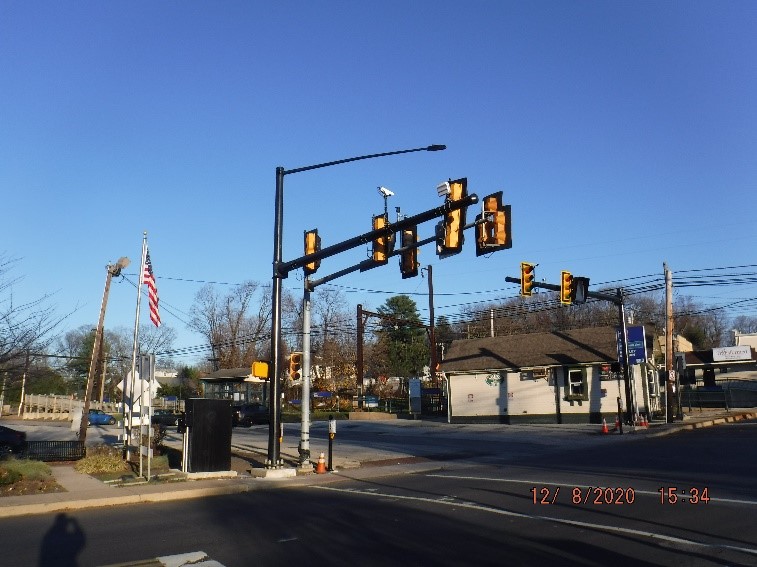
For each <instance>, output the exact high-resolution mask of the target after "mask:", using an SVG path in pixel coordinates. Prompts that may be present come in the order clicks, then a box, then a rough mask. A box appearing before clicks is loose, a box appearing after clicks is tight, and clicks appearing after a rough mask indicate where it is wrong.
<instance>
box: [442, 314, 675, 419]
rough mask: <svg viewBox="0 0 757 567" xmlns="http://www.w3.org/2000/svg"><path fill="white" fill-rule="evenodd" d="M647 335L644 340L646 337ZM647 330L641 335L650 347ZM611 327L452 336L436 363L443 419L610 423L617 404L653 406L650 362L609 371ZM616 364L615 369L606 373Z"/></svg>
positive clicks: (614, 344)
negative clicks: (625, 372)
mask: <svg viewBox="0 0 757 567" xmlns="http://www.w3.org/2000/svg"><path fill="white" fill-rule="evenodd" d="M647 337H649V340H647ZM651 337H652V335H651V334H647V335H646V336H645V340H644V342H648V344H647V345H646V346H647V349H648V350H647V352H649V353H651V352H652V348H651V346H652V345H651V340H652V339H651ZM617 361H618V340H617V335H616V329H615V327H593V328H588V329H575V330H571V331H561V332H552V333H532V334H526V335H509V336H501V337H487V338H481V339H468V340H458V341H454V342H453V343H452V344H451V345H450V348H449V349H448V351H447V356H446V357H445V359H444V361H443V362H442V369H443V371H444V375H445V378H446V388H447V397H448V416H449V421H450V422H453V423H454V422H457V423H464V422H468V423H470V422H495V423H522V422H530V423H601V422H602V419H603V418H605V419H607V422H608V423H610V424H611V426H612V424H614V421H615V416H616V415H617V412H618V398H620V400H621V403H622V406H623V409H624V410H625V409H626V408H627V407H634V408H635V410H636V413H638V414H644V415H647V416H648V417H651V415H650V414H652V413H657V412H660V411H661V409H662V408H661V404H660V397H659V394H660V386H659V381H658V374H657V371H656V369H655V366H654V362H653V361H652V360H650V361H649V362H646V361H642V362H641V363H639V364H632V365H631V366H630V371H629V375H630V382H631V386H632V387H631V388H630V391H631V393H632V403H631V404H630V406H629V405H628V401H627V399H626V397H627V396H626V388H625V382H624V378H623V376H622V373H620V372H617V370H618V368H617V365H614V364H613V363H617ZM613 370H616V371H613Z"/></svg>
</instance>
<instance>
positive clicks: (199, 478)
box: [0, 408, 757, 517]
mask: <svg viewBox="0 0 757 567" xmlns="http://www.w3.org/2000/svg"><path fill="white" fill-rule="evenodd" d="M747 419H757V410H755V409H753V408H750V409H741V410H731V411H729V412H726V411H724V410H705V411H701V412H700V411H698V410H695V411H693V412H691V413H690V414H689V415H688V416H686V418H685V419H684V421H682V422H676V423H672V424H666V423H652V424H650V426H649V427H647V428H640V427H636V428H634V430H632V429H631V428H630V427H629V426H624V431H625V432H626V434H627V435H628V436H629V437H631V436H634V437H636V438H640V439H643V438H647V437H657V436H660V435H669V434H671V433H676V432H678V431H682V430H687V429H696V428H700V427H711V426H715V425H720V424H727V423H735V422H738V421H743V420H747ZM435 427H438V428H439V429H443V428H445V427H448V425H447V424H445V423H438V424H436V425H435ZM502 427H510V426H502ZM516 427H522V426H516ZM547 427H552V426H547ZM555 427H561V428H562V427H565V426H561V425H556V426H555ZM610 427H612V426H610ZM576 432H577V433H580V434H582V436H589V435H595V436H598V435H599V434H600V431H599V429H597V426H596V425H592V426H590V427H589V426H586V425H582V426H581V427H580V428H578V427H577V428H576ZM615 435H617V434H615ZM232 454H233V457H232V468H233V469H234V470H233V471H229V472H224V473H219V474H213V473H206V474H202V473H199V474H197V475H190V476H189V477H188V478H185V477H182V475H181V473H179V475H177V476H179V477H182V478H181V480H179V481H169V480H166V481H160V482H150V483H142V484H127V485H122V486H113V485H110V484H105V483H103V482H101V481H99V480H97V479H95V478H93V477H91V476H89V475H86V474H82V473H78V472H76V471H75V470H74V466H73V463H71V464H68V463H66V464H56V465H53V466H52V467H51V468H52V472H53V475H54V476H55V479H56V481H57V482H58V484H60V485H61V486H62V487H63V488H64V489H65V492H56V493H49V494H35V495H24V496H6V497H1V498H0V517H12V516H22V515H28V514H47V513H51V512H58V511H63V510H81V509H87V508H97V507H103V506H122V505H125V504H138V503H145V502H166V501H171V500H183V499H189V498H201V497H206V496H218V495H228V494H238V493H242V492H247V491H250V490H255V489H259V488H263V487H275V486H283V485H287V486H288V485H291V484H292V483H295V484H299V483H302V484H309V483H316V482H324V481H326V482H331V481H336V480H338V479H339V477H338V475H328V474H327V475H317V474H314V473H312V472H311V471H310V470H309V467H308V469H307V470H302V469H301V468H299V467H297V466H296V462H297V455H296V454H293V453H292V451H288V452H286V451H284V450H282V453H281V456H282V459H283V461H284V463H285V468H286V469H287V470H288V471H289V472H292V469H295V472H297V473H298V474H288V475H281V476H279V477H277V476H276V475H272V476H270V477H263V478H260V477H256V476H255V474H254V473H255V470H256V469H258V470H260V469H261V468H263V462H264V460H265V456H266V448H265V447H257V446H253V445H249V444H248V445H244V446H238V445H235V446H233V447H232ZM317 458H318V457H317V455H314V459H313V460H317ZM423 461H424V459H423V457H416V456H413V455H410V454H407V453H404V454H399V453H391V452H387V451H374V450H371V449H370V448H369V447H364V448H352V449H350V448H349V447H343V446H340V449H339V458H337V459H335V462H334V467H335V468H336V469H337V470H341V469H349V468H360V467H368V466H370V467H369V468H371V469H372V470H374V471H375V470H376V467H379V466H387V465H404V466H406V467H407V468H408V470H416V468H417V466H419V464H420V463H422V462H423ZM413 465H414V466H413ZM435 466H436V465H435ZM386 472H388V471H386ZM373 474H381V472H380V471H379V472H377V473H373ZM219 477H225V478H219Z"/></svg>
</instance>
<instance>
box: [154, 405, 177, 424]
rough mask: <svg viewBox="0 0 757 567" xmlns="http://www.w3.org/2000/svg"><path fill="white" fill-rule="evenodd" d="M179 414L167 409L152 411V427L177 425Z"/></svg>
mask: <svg viewBox="0 0 757 567" xmlns="http://www.w3.org/2000/svg"><path fill="white" fill-rule="evenodd" d="M179 417H180V416H179V414H178V413H176V412H175V411H172V410H169V409H154V410H152V424H153V425H166V426H168V425H178V424H179Z"/></svg>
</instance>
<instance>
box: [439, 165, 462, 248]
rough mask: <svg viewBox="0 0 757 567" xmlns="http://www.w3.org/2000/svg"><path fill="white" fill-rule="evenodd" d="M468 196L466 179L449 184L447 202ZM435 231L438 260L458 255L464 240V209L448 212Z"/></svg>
mask: <svg viewBox="0 0 757 567" xmlns="http://www.w3.org/2000/svg"><path fill="white" fill-rule="evenodd" d="M467 196H468V179H467V178H465V177H464V178H462V179H457V180H455V181H450V182H449V193H448V194H447V202H454V201H460V200H462V199H465V198H466V197H467ZM440 225H441V227H440V228H439V229H438V230H437V237H436V253H437V254H438V255H439V257H440V258H446V257H447V256H451V255H453V254H457V253H459V252H460V251H461V250H462V249H463V241H464V240H465V238H464V234H463V229H464V228H465V207H463V208H462V209H456V210H454V211H449V212H447V213H446V214H445V215H444V220H443V221H442V223H440Z"/></svg>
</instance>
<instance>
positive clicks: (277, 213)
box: [266, 144, 447, 469]
mask: <svg viewBox="0 0 757 567" xmlns="http://www.w3.org/2000/svg"><path fill="white" fill-rule="evenodd" d="M446 149H447V146H445V145H442V144H433V145H430V146H425V147H421V148H413V149H409V150H396V151H392V152H382V153H378V154H369V155H364V156H356V157H351V158H346V159H340V160H336V161H329V162H325V163H319V164H316V165H308V166H305V167H297V168H294V169H285V168H283V167H281V166H279V167H277V168H276V194H275V197H274V223H273V285H272V289H271V304H272V310H273V312H272V314H271V368H270V372H271V374H270V380H269V400H268V401H269V413H270V424H269V426H268V457H267V459H266V467H267V468H271V469H275V468H279V467H281V466H282V461H281V458H280V453H281V441H280V438H279V431H280V428H281V411H280V408H281V394H280V388H279V374H280V368H281V360H280V357H281V280H283V279H284V277H285V276H286V274H284V273H282V271H281V269H280V268H281V264H282V239H283V220H284V176H286V175H292V174H294V173H302V172H303V171H310V170H313V169H322V168H324V167H331V166H333V165H341V164H343V163H349V162H353V161H360V160H365V159H373V158H379V157H387V156H393V155H399V154H408V153H413V152H437V151H441V150H446Z"/></svg>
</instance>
